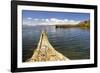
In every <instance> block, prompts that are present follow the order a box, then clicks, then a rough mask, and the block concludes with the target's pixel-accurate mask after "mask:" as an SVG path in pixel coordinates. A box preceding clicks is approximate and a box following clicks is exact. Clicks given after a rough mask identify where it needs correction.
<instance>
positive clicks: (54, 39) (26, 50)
mask: <svg viewBox="0 0 100 73" xmlns="http://www.w3.org/2000/svg"><path fill="white" fill-rule="evenodd" d="M42 30H45V31H46V32H47V35H48V39H49V41H50V43H51V45H52V46H53V47H54V48H55V49H56V50H57V51H59V52H61V53H62V54H63V55H65V56H66V57H68V58H69V59H71V60H77V59H89V58H90V31H89V29H82V28H55V26H31V27H29V26H23V31H22V44H23V45H22V47H23V61H25V60H27V59H28V58H30V57H31V56H32V54H33V51H34V49H36V47H37V43H38V41H39V38H40V34H41V31H42Z"/></svg>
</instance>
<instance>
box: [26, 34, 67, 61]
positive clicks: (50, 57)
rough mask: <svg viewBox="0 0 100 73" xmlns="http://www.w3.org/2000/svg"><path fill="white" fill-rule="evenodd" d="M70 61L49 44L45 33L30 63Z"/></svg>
mask: <svg viewBox="0 0 100 73" xmlns="http://www.w3.org/2000/svg"><path fill="white" fill-rule="evenodd" d="M66 60H69V59H68V58H67V57H65V56H64V55H63V54H61V53H59V52H58V51H56V50H55V49H54V48H53V47H52V45H51V44H50V43H49V41H48V38H47V35H46V33H45V32H42V33H41V36H40V40H39V43H38V46H37V48H36V50H35V51H34V53H33V55H32V57H31V58H30V59H28V60H27V61H28V62H41V61H66Z"/></svg>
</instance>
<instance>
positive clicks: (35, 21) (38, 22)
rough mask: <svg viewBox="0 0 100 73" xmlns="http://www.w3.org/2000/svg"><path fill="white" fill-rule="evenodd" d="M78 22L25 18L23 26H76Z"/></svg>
mask: <svg viewBox="0 0 100 73" xmlns="http://www.w3.org/2000/svg"><path fill="white" fill-rule="evenodd" d="M79 22H80V21H76V20H69V19H57V18H49V19H47V18H46V19H45V18H42V19H38V18H34V19H32V18H30V17H29V18H27V20H24V21H23V24H26V25H32V26H34V25H54V24H65V25H67V24H70V25H76V24H78V23H79Z"/></svg>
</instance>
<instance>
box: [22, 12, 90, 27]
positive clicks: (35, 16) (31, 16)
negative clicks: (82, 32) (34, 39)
mask: <svg viewBox="0 0 100 73" xmlns="http://www.w3.org/2000/svg"><path fill="white" fill-rule="evenodd" d="M89 19H90V14H89V13H75V12H73V13H72V12H53V11H33V10H23V11H22V20H23V25H29V26H34V25H55V24H65V25H67V24H71V25H75V24H78V23H79V22H82V21H84V20H89Z"/></svg>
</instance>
